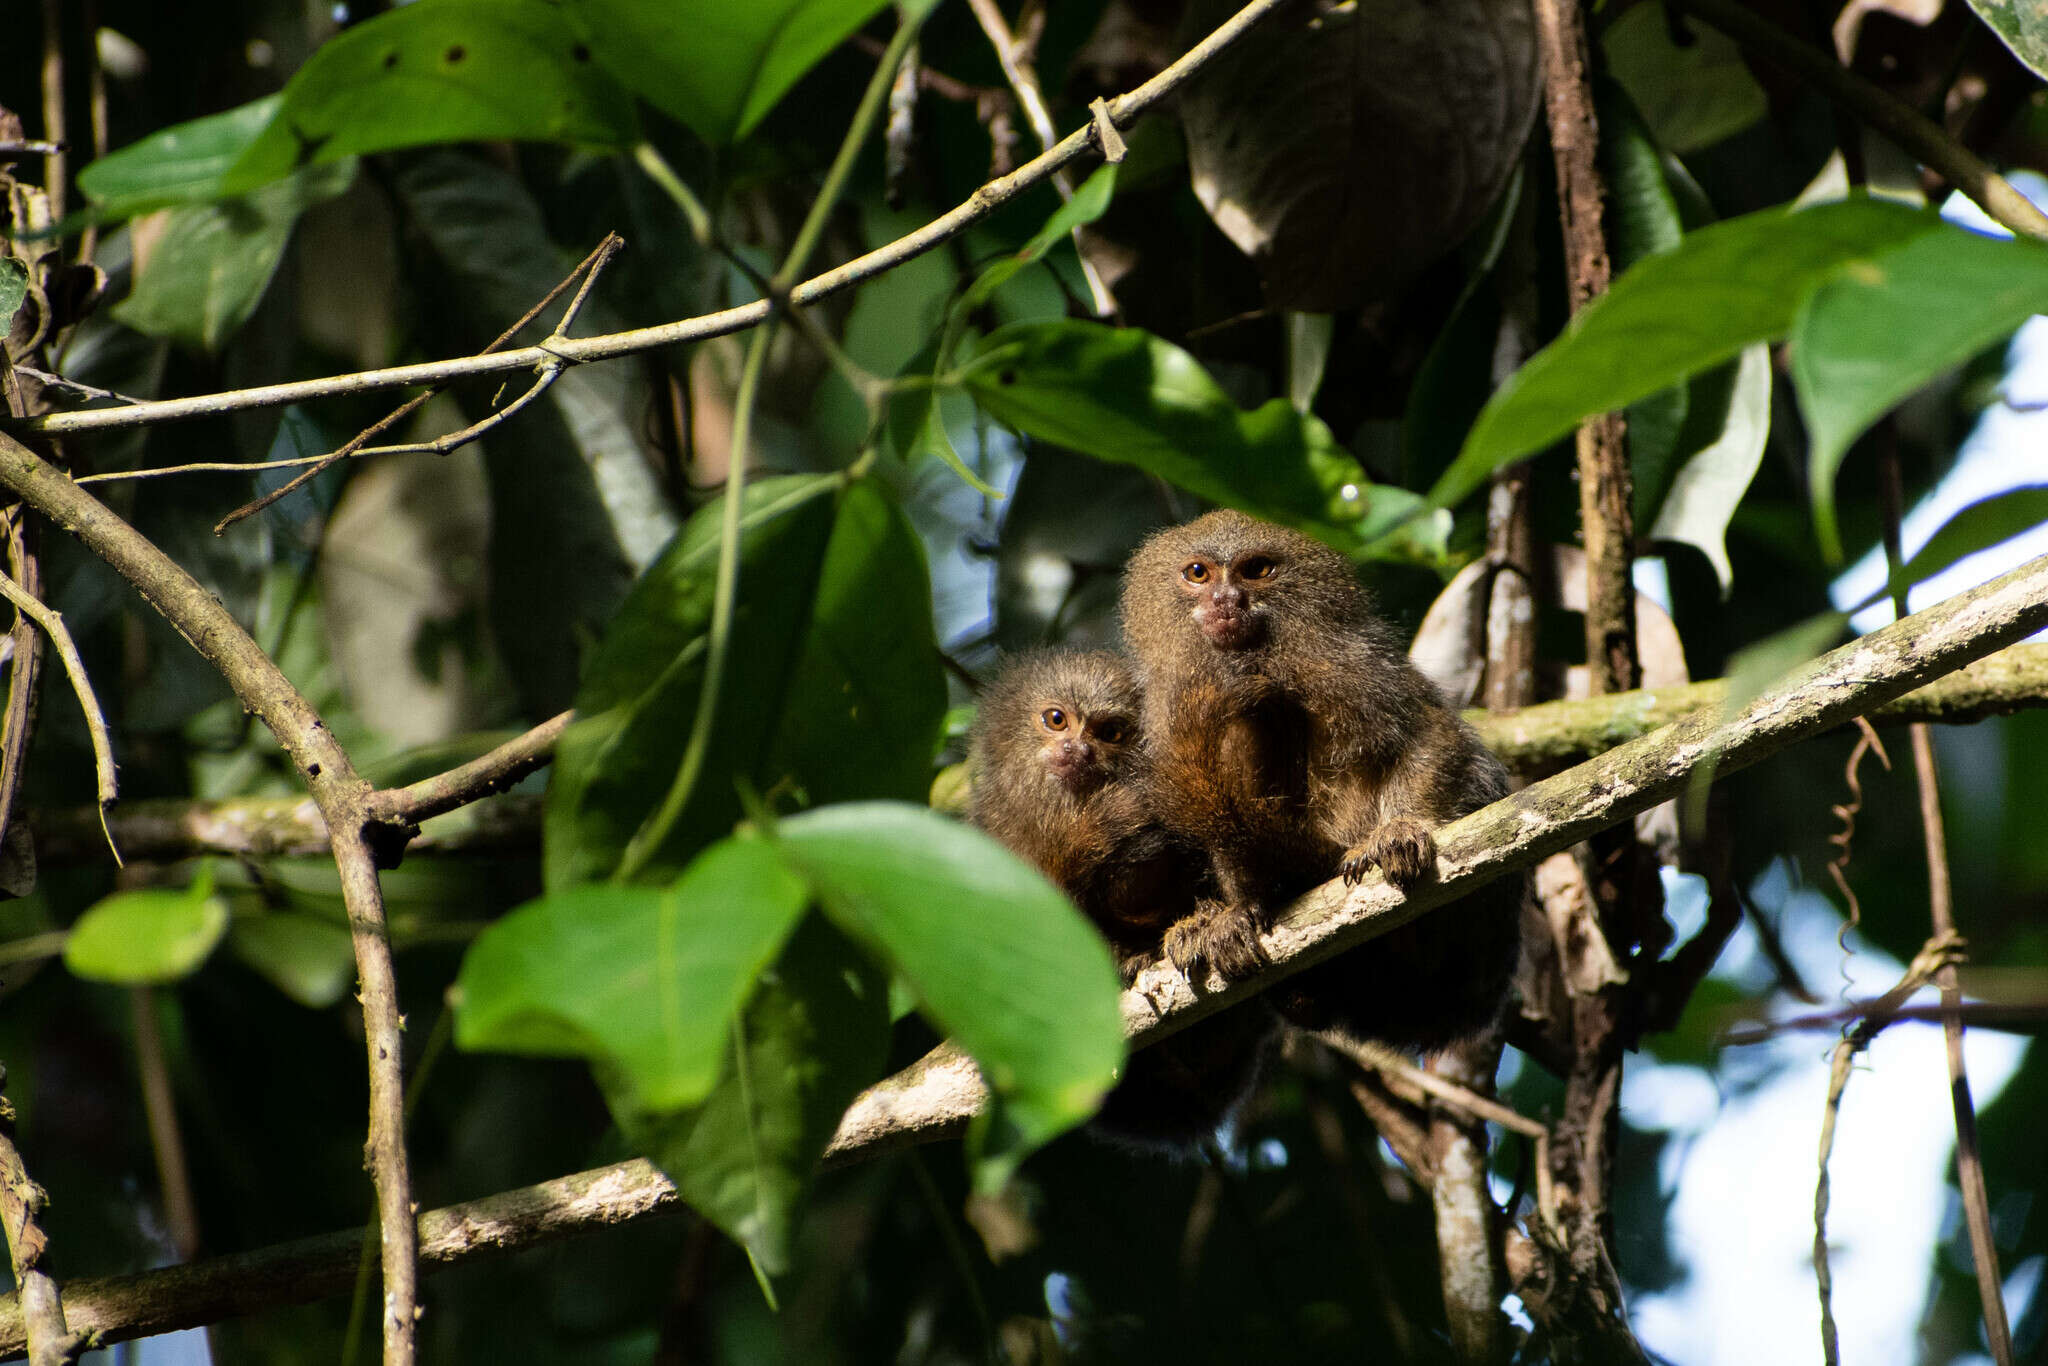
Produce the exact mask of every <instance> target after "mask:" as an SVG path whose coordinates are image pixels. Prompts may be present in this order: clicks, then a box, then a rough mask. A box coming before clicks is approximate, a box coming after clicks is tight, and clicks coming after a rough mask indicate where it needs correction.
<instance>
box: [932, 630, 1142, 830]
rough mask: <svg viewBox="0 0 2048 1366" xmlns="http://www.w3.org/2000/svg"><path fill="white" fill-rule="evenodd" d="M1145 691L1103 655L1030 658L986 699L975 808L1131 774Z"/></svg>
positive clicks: (1075, 790)
mask: <svg viewBox="0 0 2048 1366" xmlns="http://www.w3.org/2000/svg"><path fill="white" fill-rule="evenodd" d="M1138 703H1139V697H1138V685H1137V681H1136V680H1135V679H1134V678H1133V677H1132V676H1131V673H1130V670H1129V669H1127V668H1126V667H1125V666H1124V662H1123V661H1122V660H1121V659H1118V658H1117V657H1116V656H1115V655H1112V654H1106V653H1102V652H1096V653H1090V654H1081V653H1076V652H1067V651H1047V652H1045V653H1041V654H1034V655H1026V656H1024V657H1023V658H1022V659H1019V660H1017V661H1016V662H1015V663H1013V664H1011V665H1010V667H1009V668H1008V669H1006V670H1005V671H1004V672H1003V674H1002V676H1001V677H1000V678H998V679H997V680H996V682H995V683H994V684H992V685H991V686H990V687H989V689H988V690H987V691H986V692H985V693H983V694H982V697H981V705H980V714H979V716H978V717H977V718H976V720H975V723H974V740H973V750H974V775H975V778H974V780H975V794H976V806H977V807H980V806H981V804H982V801H983V794H984V793H987V794H988V797H989V799H990V800H994V799H996V797H997V796H998V795H999V794H998V793H997V789H999V788H1002V787H1005V786H1008V785H1012V784H1020V785H1027V786H1028V785H1034V784H1044V783H1050V784H1053V785H1056V786H1058V787H1060V788H1064V789H1065V790H1066V791H1067V792H1069V793H1071V794H1072V795H1074V796H1077V797H1080V796H1085V795H1087V794H1088V793H1090V792H1093V791H1095V790H1096V789H1097V788H1099V787H1101V786H1102V785H1103V784H1105V783H1107V782H1110V781H1112V780H1114V779H1119V778H1122V777H1125V776H1128V774H1129V772H1130V770H1131V767H1132V764H1133V762H1134V760H1135V758H1136V753H1137V750H1136V747H1137V742H1138Z"/></svg>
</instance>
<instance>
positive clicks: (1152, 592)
mask: <svg viewBox="0 0 2048 1366" xmlns="http://www.w3.org/2000/svg"><path fill="white" fill-rule="evenodd" d="M1363 606H1364V593H1363V590H1361V589H1360V588H1359V586H1358V582H1357V580H1356V579H1355V578H1354V577H1353V576H1352V572H1351V564H1350V562H1349V561H1347V560H1346V559H1345V558H1344V557H1343V556H1342V555H1339V554H1338V553H1337V552H1336V551H1334V550H1332V549H1330V548H1329V547H1328V546H1326V545H1324V544H1322V543H1321V542H1320V541H1316V540H1312V539H1311V538H1309V537H1307V536H1304V535H1302V534H1301V533H1300V532H1298V531H1290V530H1288V529H1287V528H1286V527H1281V526H1275V525H1273V524H1272V523H1270V522H1261V521H1258V520H1257V519H1255V518H1252V517H1247V516H1245V515H1244V514H1243V513H1242V512H1236V511H1233V510H1231V509H1228V508H1226V509H1223V510H1221V511H1217V512H1212V513H1209V514H1208V515H1207V516H1204V517H1198V518H1196V519H1195V520H1194V521H1192V522H1189V523H1188V524H1187V525H1186V526H1179V527H1169V528H1168V529H1167V530H1165V531H1162V532H1159V533H1158V534H1157V535H1155V536H1153V537H1152V538H1151V539H1150V540H1148V541H1146V542H1145V544H1144V545H1142V546H1140V547H1139V548H1138V552H1137V554H1135V555H1133V556H1132V557H1131V562H1130V567H1129V568H1128V569H1127V570H1126V571H1125V574H1124V596H1123V616H1124V631H1125V633H1126V634H1127V635H1128V636H1129V637H1130V641H1131V645H1132V648H1133V649H1135V650H1136V651H1137V652H1138V654H1139V656H1140V657H1141V658H1143V659H1146V660H1148V661H1149V660H1153V659H1157V658H1158V657H1159V654H1158V653H1157V652H1159V651H1161V650H1163V649H1172V648H1174V647H1175V646H1178V645H1180V644H1181V643H1182V642H1184V641H1188V640H1200V641H1201V642H1203V643H1205V644H1206V645H1208V646H1209V647H1211V648H1214V649H1217V650H1223V651H1230V652H1237V651H1246V650H1256V649H1259V648H1261V647H1264V646H1267V645H1271V644H1275V643H1276V638H1277V637H1279V636H1282V635H1285V634H1287V633H1289V632H1290V631H1297V632H1298V631H1300V630H1302V629H1304V628H1305V627H1307V626H1309V625H1311V624H1313V625H1324V624H1335V623H1338V622H1347V623H1348V622H1350V621H1353V620H1355V619H1356V618H1357V617H1358V616H1359V615H1360V613H1361V611H1362V610H1363ZM1190 628H1192V629H1190ZM1297 643H1298V642H1297Z"/></svg>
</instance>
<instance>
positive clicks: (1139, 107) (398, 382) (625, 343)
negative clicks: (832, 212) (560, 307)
mask: <svg viewBox="0 0 2048 1366" xmlns="http://www.w3.org/2000/svg"><path fill="white" fill-rule="evenodd" d="M1291 3H1293V0H1252V3H1250V4H1248V5H1246V6H1245V7H1244V8H1243V9H1241V10H1239V11H1238V12H1237V13H1236V14H1235V15H1234V16H1232V17H1231V18H1230V19H1229V20H1227V21H1226V22H1225V23H1223V24H1222V25H1221V26H1220V27H1218V28H1217V29H1216V31H1215V32H1214V33H1211V34H1210V35H1209V36H1208V37H1206V38H1204V39H1203V40H1202V41H1201V42H1199V43H1197V44H1195V45H1194V46H1193V47H1192V48H1190V49H1188V51H1187V52H1186V53H1185V54H1184V55H1183V56H1182V57H1181V58H1180V59H1179V60H1178V61H1176V62H1174V63H1173V64H1172V65H1171V66H1168V67H1167V68H1166V69H1165V70H1163V71H1161V72H1160V73H1159V74H1158V75H1157V76H1154V77H1153V78H1152V79H1151V80H1149V81H1146V82H1145V83H1144V84H1143V85H1141V86H1139V87H1138V88H1137V89H1136V90H1134V91H1132V92H1131V93H1130V94H1128V95H1122V96H1119V97H1118V98H1116V99H1114V100H1111V101H1110V102H1109V112H1110V117H1111V119H1112V120H1113V121H1114V122H1115V124H1116V126H1117V127H1118V128H1129V127H1130V126H1131V124H1133V123H1134V122H1136V121H1137V118H1138V116H1139V115H1140V114H1142V113H1144V112H1145V111H1146V110H1147V109H1150V108H1152V107H1153V106H1154V105H1156V104H1158V103H1159V102H1160V101H1161V100H1163V99H1165V98H1166V97H1167V96H1168V95H1171V94H1172V93H1173V92H1174V91H1176V90H1178V89H1179V88H1180V87H1181V86H1182V85H1184V84H1186V82H1187V81H1188V80H1189V79H1190V78H1191V77H1192V76H1194V74H1195V73H1196V72H1198V71H1200V70H1201V69H1202V68H1203V67H1204V66H1207V65H1208V64H1209V63H1210V62H1211V61H1213V60H1214V59H1215V58H1216V56H1217V55H1218V54H1219V53H1222V52H1223V51H1225V50H1226V49H1228V48H1229V47H1230V45H1231V44H1232V43H1235V42H1236V41H1237V40H1238V39H1239V38H1240V37H1242V36H1243V35H1244V34H1245V33H1247V32H1249V31H1250V30H1251V28H1252V26H1253V25H1255V24H1257V23H1258V22H1259V21H1260V20H1262V19H1264V18H1265V17H1266V16H1267V15H1269V14H1271V13H1273V11H1275V10H1277V9H1279V8H1281V7H1282V6H1284V5H1287V4H1291ZM1095 145H1096V142H1095V125H1094V122H1093V120H1090V122H1089V123H1088V124H1087V126H1085V127H1083V128H1081V129H1080V130H1078V131H1076V132H1073V133H1069V134H1068V135H1067V136H1066V137H1064V138H1062V139H1061V140H1060V141H1059V142H1058V143H1057V144H1056V145H1055V146H1054V147H1053V148H1052V150H1050V151H1048V152H1045V153H1043V154H1042V155H1040V156H1037V157H1034V158H1033V159H1032V160H1030V161H1029V162H1026V163H1025V164H1024V165H1022V166H1020V167H1018V168H1017V169H1016V170H1015V171H1012V172H1011V173H1010V174H1009V175H1006V176H1000V177H998V178H997V179H995V180H992V181H990V182H988V183H987V184H986V185H983V186H982V187H981V188H980V189H978V190H976V191H975V192H974V193H973V194H971V195H969V196H968V197H967V200H966V202H964V203H962V204H960V205H957V206H956V207H954V208H952V209H950V210H948V211H947V212H946V213H943V214H941V215H940V216H939V217H937V218H935V219H933V220H932V221H931V222H929V223H927V224H925V225H924V226H923V227H921V228H918V229H917V230H916V231H914V232H910V233H907V234H905V235H904V236H902V237H899V238H897V239H896V240H895V241H894V242H891V243H889V244H888V245H886V246H882V247H878V248H876V249H875V250H874V251H871V252H869V253H868V254H867V255H865V256H860V257H856V258H855V259H853V260H851V261H848V262H847V263H846V264H845V265H842V266H837V267H835V268H833V269H832V270H828V271H826V272H824V273H823V274H821V275H815V276H813V277H811V278H810V279H809V280H806V281H804V282H803V283H802V284H799V285H797V286H795V287H794V288H792V289H791V290H790V291H789V303H790V305H791V306H792V307H796V308H803V307H806V306H808V305H810V304H814V303H816V302H818V300H820V299H823V298H826V297H828V296H830V295H832V294H836V293H838V292H839V291H840V290H842V289H846V288H848V287H849V286H851V285H856V284H859V283H860V282H861V281H863V280H867V279H871V278H873V277H874V276H876V275H880V274H883V273H884V272H886V271H889V270H893V269H894V268H895V267H897V266H900V265H902V264H903V263H904V262H905V261H908V260H911V259H913V258H914V257H917V256H921V255H923V254H924V253H925V252H927V251H930V250H931V249H932V248H933V247H936V246H938V245H939V244H940V243H942V242H945V241H948V240H949V239H951V238H954V237H957V236H959V235H960V234H961V233H962V232H965V231H966V230H967V229H968V228H970V227H972V226H974V225H975V224H976V223H979V222H980V221H981V220H982V219H984V218H986V217H988V216H989V214H991V213H993V212H994V211H995V210H996V209H998V208H1000V207H1002V206H1003V205H1004V204H1007V203H1009V202H1010V201H1011V200H1012V199H1015V198H1016V197H1017V196H1018V195H1019V194H1022V193H1023V192H1024V191H1025V190H1028V189H1030V188H1032V187H1033V186H1035V185H1037V184H1038V183H1040V182H1041V181H1043V180H1045V179H1046V178H1047V177H1049V176H1050V175H1051V174H1052V173H1053V172H1054V171H1057V170H1060V169H1061V168H1063V167H1066V166H1069V165H1071V164H1073V163H1074V162H1076V161H1078V160H1080V159H1081V158H1082V157H1084V156H1087V155H1089V154H1090V153H1091V152H1092V151H1093V150H1094V148H1095ZM773 307H774V306H773V304H772V303H771V302H770V301H769V300H766V299H760V300H756V301H755V302H753V303H750V304H742V305H741V306H740V307H738V308H728V309H725V310H723V311H721V312H718V313H707V314H705V315H704V316H702V317H698V318H686V319H684V320H683V321H681V322H673V323H664V324H662V325H660V326H658V327H641V328H635V329H633V330H631V331H628V332H614V333H611V334H610V335H608V336H602V337H579V338H575V339H573V340H570V341H566V342H564V343H562V344H561V345H560V346H557V347H555V348H554V349H553V350H552V351H545V350H542V349H541V348H540V347H536V346H528V347H522V348H520V349H518V350H516V351H500V352H495V353H492V354H489V355H481V354H480V355H475V356H464V357H461V358H459V359H456V360H444V361H432V362H428V363H426V364H421V365H398V366H392V367H390V368H389V369H384V370H367V371H363V372H361V373H359V374H353V375H335V376H332V377H330V378H327V379H314V380H299V381H295V382H292V383H289V384H268V385H262V386H260V387H257V388H253V389H236V390H231V391H229V392H226V393H220V394H203V395H199V396H197V397H193V398H175V399H163V400H159V401H156V402H151V403H138V404H135V405H134V406H132V407H128V408H94V409H88V410H86V411H84V412H76V413H57V414H52V415H50V416H48V417H39V418H31V419H29V420H27V421H24V422H21V423H17V424H14V430H18V431H24V432H42V433H47V434H49V435H53V436H54V435H58V434H61V433H65V432H86V431H108V430H113V429H117V428H129V427H145V426H153V425H155V424H156V423H159V422H182V421H186V420H189V419H192V418H200V417H213V416H217V415H218V414H221V413H230V412H239V411H242V410H245V409H249V408H272V407H277V406H279V405H282V404H286V403H304V402H308V401H310V400H313V399H321V398H335V397H339V396H341V395H344V394H360V393H367V392H369V391H371V390H375V389H396V388H403V387H406V386H409V385H415V384H445V383H447V382H448V381H450V380H456V379H466V378H469V377H472V376H476V375H495V374H504V373H506V372H509V371H512V370H521V369H526V368H528V367H531V366H535V365H539V364H541V363H543V362H544V361H545V360H546V359H547V358H548V356H549V355H550V354H553V355H557V356H559V357H560V358H561V359H563V360H566V361H571V362H575V363H578V364H581V363H584V362H588V361H598V360H614V359H616V358H618V357H620V356H630V355H634V354H636V353H638V352H641V351H652V350H655V349H657V348H659V347H664V346H674V345H676V344H678V343H681V342H694V341H703V340H704V339H706V338H707V337H722V336H726V335H728V334H729V333H733V332H743V331H745V330H746V329H747V328H750V327H753V326H755V325H756V324H758V323H761V322H764V321H766V320H767V318H768V315H769V314H770V313H771V312H772V311H773Z"/></svg>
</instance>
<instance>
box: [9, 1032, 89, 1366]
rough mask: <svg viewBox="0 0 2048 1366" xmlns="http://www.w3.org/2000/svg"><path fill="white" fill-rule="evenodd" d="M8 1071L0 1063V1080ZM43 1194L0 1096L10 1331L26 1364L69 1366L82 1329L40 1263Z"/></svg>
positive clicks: (45, 1245) (44, 1244) (45, 1243)
mask: <svg viewBox="0 0 2048 1366" xmlns="http://www.w3.org/2000/svg"><path fill="white" fill-rule="evenodd" d="M6 1078H7V1072H6V1069H5V1068H0V1086H4V1085H5V1084H6ZM47 1203H48V1197H47V1196H46V1195H44V1194H43V1188H42V1187H41V1186H38V1185H37V1184H36V1183H35V1182H33V1181H31V1180H29V1176H28V1168H27V1167H25V1166H23V1165H22V1161H21V1152H20V1150H19V1149H17V1148H16V1147H15V1146H14V1102H13V1101H11V1100H9V1099H7V1098H6V1097H5V1096H0V1223H4V1224H5V1225H6V1229H7V1258H8V1262H9V1264H10V1265H11V1266H12V1267H13V1268H14V1283H15V1284H16V1285H17V1286H19V1287H20V1290H19V1291H18V1292H17V1293H16V1296H15V1298H16V1300H17V1301H18V1304H19V1309H18V1311H17V1314H16V1317H18V1318H19V1319H20V1321H21V1331H20V1332H19V1333H17V1334H16V1335H15V1336H16V1337H17V1338H18V1339H19V1340H20V1345H19V1346H17V1347H16V1348H15V1350H16V1351H20V1350H21V1349H22V1348H23V1347H26V1348H27V1350H28V1359H29V1362H30V1363H31V1366H68V1364H69V1363H70V1362H73V1361H76V1360H77V1359H78V1353H79V1350H80V1349H81V1348H82V1347H83V1346H84V1345H85V1342H86V1335H85V1334H83V1333H77V1332H74V1331H72V1329H71V1327H70V1325H69V1324H68V1323H67V1322H66V1320H65V1315H64V1299H63V1296H62V1294H61V1293H60V1292H59V1291H58V1289H57V1282H56V1280H55V1278H53V1277H52V1276H51V1275H50V1273H49V1272H47V1271H45V1270H44V1269H43V1257H44V1255H45V1254H46V1253H47V1252H48V1251H49V1238H48V1237H47V1236H46V1235H45V1234H44V1233H43V1227H42V1224H41V1223H40V1222H39V1219H40V1216H41V1215H42V1212H43V1206H44V1205H45V1204H47Z"/></svg>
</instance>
